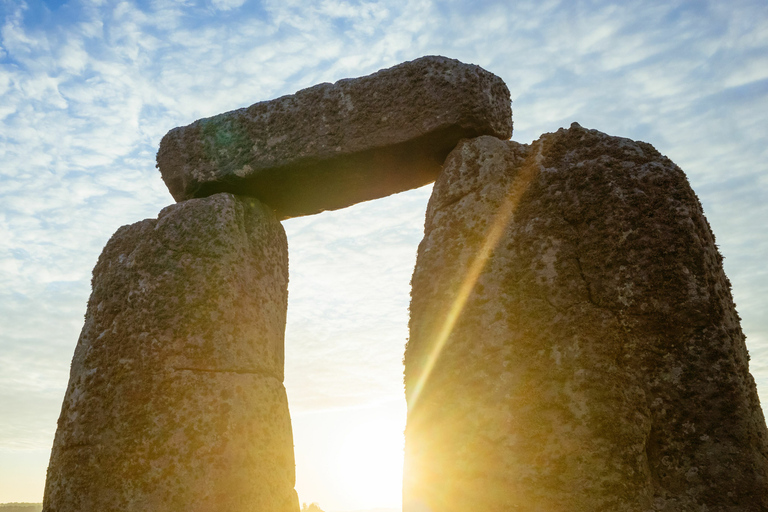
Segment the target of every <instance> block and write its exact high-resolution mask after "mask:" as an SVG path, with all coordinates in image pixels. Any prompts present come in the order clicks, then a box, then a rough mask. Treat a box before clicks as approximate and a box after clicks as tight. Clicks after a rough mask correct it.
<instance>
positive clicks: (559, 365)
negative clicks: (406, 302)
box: [404, 124, 768, 512]
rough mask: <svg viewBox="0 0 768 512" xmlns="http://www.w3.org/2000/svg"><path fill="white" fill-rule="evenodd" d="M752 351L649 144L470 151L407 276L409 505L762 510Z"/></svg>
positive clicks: (477, 143)
mask: <svg viewBox="0 0 768 512" xmlns="http://www.w3.org/2000/svg"><path fill="white" fill-rule="evenodd" d="M494 226H500V229H499V230H498V231H494ZM496 234H498V235H499V236H498V237H497V236H496ZM494 238H498V243H489V244H488V247H489V248H490V251H489V258H488V259H487V261H484V264H482V265H476V264H475V263H473V262H474V261H475V258H476V257H477V255H478V254H480V255H482V254H483V252H484V251H483V247H484V244H485V243H486V241H487V240H489V239H490V240H491V242H494V241H495V240H494ZM473 269H479V271H478V272H477V279H476V281H474V280H472V279H470V280H469V284H468V285H467V286H465V287H464V288H465V289H466V290H468V294H466V295H465V294H463V292H462V289H463V288H462V282H463V281H464V280H465V278H466V277H467V276H468V275H469V276H470V277H471V276H472V275H473ZM463 297H466V302H465V303H464V302H463V301H462V298H463ZM461 306H463V307H461ZM457 311H458V314H456V312H457ZM454 320H455V323H454V322H453V321H454ZM446 326H447V327H446ZM444 329H445V330H446V332H449V335H448V336H447V337H445V339H444V341H445V343H444V344H443V343H442V341H443V340H442V338H441V334H440V333H441V331H442V330H444ZM441 344H442V345H444V346H443V348H442V350H441V351H440V354H439V356H438V357H437V358H436V359H435V362H434V365H432V364H431V362H430V354H431V353H433V352H434V351H435V348H436V347H438V348H439V346H440V345H441ZM748 359H749V358H748V355H747V350H746V347H745V343H744V335H743V334H742V331H741V328H740V326H739V317H738V315H737V313H736V311H735V308H734V304H733V301H732V298H731V293H730V284H729V282H728V280H727V278H726V276H725V275H724V273H723V269H722V258H721V256H720V254H719V253H718V250H717V248H716V246H715V243H714V237H713V235H712V233H711V230H710V227H709V225H708V223H707V221H706V219H705V218H704V215H703V212H702V208H701V205H700V204H699V201H698V199H697V197H696V195H695V194H694V192H693V191H692V190H691V188H690V186H689V184H688V182H687V180H686V178H685V176H684V174H683V172H682V171H681V170H680V169H679V168H678V167H677V166H675V165H674V164H673V163H672V162H671V161H669V160H668V159H667V158H665V157H663V156H662V155H660V154H659V153H658V152H657V151H656V150H655V149H654V148H653V147H652V146H650V145H649V144H645V143H642V142H633V141H630V140H627V139H622V138H617V137H609V136H607V135H605V134H602V133H599V132H597V131H595V130H586V129H584V128H582V127H580V126H578V125H575V124H574V125H572V126H571V128H570V129H568V130H564V129H562V130H560V131H558V132H556V133H554V134H547V135H544V136H542V137H541V138H540V139H539V140H538V141H536V142H534V143H533V144H532V145H531V146H527V145H520V144H517V143H515V142H510V141H501V140H498V139H494V138H491V137H480V138H477V139H474V140H471V141H465V142H462V143H461V144H460V145H459V146H458V147H457V148H456V149H455V150H454V151H453V152H452V153H451V155H450V156H449V157H448V159H447V161H446V164H445V167H444V170H443V172H442V174H441V175H440V177H439V178H438V180H437V182H436V184H435V188H434V192H433V195H432V198H431V199H430V204H429V207H428V211H427V218H426V226H425V236H424V240H423V241H422V243H421V245H420V246H419V253H418V260H417V264H416V269H415V272H414V275H413V290H412V303H411V322H410V340H409V342H408V346H407V349H406V357H405V378H406V394H407V397H408V402H409V417H408V425H407V428H406V475H405V485H404V512H416V511H423V510H452V511H477V510H483V511H510V510H520V511H523V510H524V511H534V510H547V511H555V510H557V511H598V510H600V511H662V510H664V511H694V510H695V511H703V510H707V511H709V512H714V511H731V512H736V511H740V512H745V511H765V510H768V478H767V477H768V464H767V462H768V445H767V444H766V439H767V437H766V426H765V420H764V418H763V413H762V411H761V408H760V404H759V401H758V397H757V392H756V389H755V384H754V381H753V379H752V377H751V375H750V374H749V371H748Z"/></svg>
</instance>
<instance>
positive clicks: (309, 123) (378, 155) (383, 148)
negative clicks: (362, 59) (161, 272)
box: [157, 56, 512, 219]
mask: <svg viewBox="0 0 768 512" xmlns="http://www.w3.org/2000/svg"><path fill="white" fill-rule="evenodd" d="M478 135H494V136H497V137H501V138H503V139H508V138H510V137H511V136H512V108H511V101H510V98H509V89H507V86H506V85H505V84H504V82H503V81H502V80H501V78H499V77H497V76H496V75H494V74H493V73H489V72H488V71H485V70H484V69H482V68H481V67H479V66H475V65H471V64H464V63H461V62H459V61H457V60H454V59H448V58H445V57H437V56H429V57H422V58H420V59H416V60H414V61H410V62H405V63H403V64H399V65H397V66H394V67H392V68H389V69H384V70H381V71H379V72H377V73H374V74H372V75H369V76H364V77H360V78H354V79H345V80H340V81H338V82H336V83H335V84H328V83H324V84H320V85H316V86H314V87H310V88H309V89H304V90H302V91H299V92H297V93H296V94H293V95H290V96H283V97H281V98H277V99H274V100H271V101H263V102H260V103H256V104H255V105H251V106H250V107H248V108H242V109H239V110H234V111H232V112H227V113H224V114H220V115H218V116H215V117H210V118H207V119H200V120H198V121H195V122H194V123H192V124H190V125H189V126H183V127H180V128H174V129H173V130H171V131H170V132H168V134H167V135H166V136H165V137H163V140H162V141H161V142H160V150H159V151H158V153H157V166H158V168H159V169H160V172H161V173H162V176H163V180H165V183H166V185H167V186H168V189H169V190H170V192H171V194H172V195H173V197H174V198H175V199H176V200H177V201H182V200H184V199H189V198H192V197H204V196H207V195H210V194H212V193H215V192H232V193H234V194H242V195H248V196H252V197H256V198H258V199H259V200H260V201H262V202H264V203H266V204H268V205H269V206H271V207H273V208H274V209H275V210H276V211H277V216H278V219H284V218H288V217H297V216H301V215H309V214H313V213H319V212H322V211H324V210H335V209H338V208H344V207H346V206H351V205H353V204H355V203H359V202H361V201H367V200H369V199H376V198H379V197H384V196H388V195H390V194H394V193H396V192H402V191H404V190H410V189H413V188H417V187H420V186H422V185H426V184H427V183H431V182H432V181H434V180H435V177H437V174H438V173H439V172H440V167H441V165H442V164H443V161H444V160H445V157H446V156H447V155H448V153H449V152H450V151H451V150H452V149H453V148H454V147H455V146H456V143H457V142H458V141H459V140H460V139H461V138H462V137H476V136H478Z"/></svg>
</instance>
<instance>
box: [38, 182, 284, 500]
mask: <svg viewBox="0 0 768 512" xmlns="http://www.w3.org/2000/svg"><path fill="white" fill-rule="evenodd" d="M287 267H288V261H287V243H286V238H285V233H284V231H283V229H282V226H281V225H280V224H279V223H278V222H277V221H276V220H275V218H274V215H273V213H272V212H271V210H270V209H269V208H267V207H265V206H264V205H262V204H260V203H259V202H257V201H256V200H253V199H248V198H239V197H236V196H233V195H230V194H217V195H214V196H211V197H209V198H206V199H195V200H191V201H187V202H184V203H180V204H177V205H173V206H169V207H167V208H165V209H164V210H162V211H161V212H160V215H159V217H158V218H157V220H155V219H147V220H144V221H141V222H138V223H136V224H133V225H130V226H123V227H121V228H120V229H119V230H118V231H117V232H116V233H115V235H114V236H113V237H112V239H111V240H110V241H109V243H108V244H107V246H106V247H105V248H104V251H103V253H102V254H101V257H100V258H99V261H98V263H97V264H96V267H95V269H94V271H93V283H92V284H93V292H92V294H91V298H90V300H89V302H88V310H87V313H86V317H85V326H84V327H83V331H82V333H81V335H80V339H79V341H78V344H77V348H76V349H75V355H74V358H73V361H72V370H71V374H70V380H69V386H68V388H67V392H66V396H65V398H64V404H63V406H62V411H61V417H60V418H59V424H58V430H57V432H56V439H55V441H54V446H53V452H52V454H51V461H50V465H49V468H48V479H47V482H46V488H45V498H44V504H43V509H44V510H45V511H48V512H85V511H103V512H107V511H121V512H133V511H135V512H139V511H142V512H144V511H152V512H166V511H167V512H171V511H173V512H178V511H187V512H191V511H194V512H213V511H216V512H230V511H231V512H242V511H245V510H248V511H254V512H297V511H298V499H297V496H296V494H295V492H294V490H293V488H294V457H293V441H292V433H291V423H290V417H289V414H288V404H287V400H286V396H285V389H284V388H283V340H284V329H285V315H286V306H287V284H288V268H287Z"/></svg>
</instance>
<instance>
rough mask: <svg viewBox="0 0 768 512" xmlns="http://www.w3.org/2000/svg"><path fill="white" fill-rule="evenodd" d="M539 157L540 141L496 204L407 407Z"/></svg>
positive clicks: (424, 380) (420, 387)
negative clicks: (503, 196) (481, 242)
mask: <svg viewBox="0 0 768 512" xmlns="http://www.w3.org/2000/svg"><path fill="white" fill-rule="evenodd" d="M541 158H542V157H541V145H539V153H538V154H537V155H536V158H535V160H534V161H535V164H532V165H530V164H529V165H525V166H524V167H522V168H521V169H520V171H519V172H518V174H517V176H515V178H514V180H513V181H512V185H511V186H510V188H509V192H508V193H507V197H506V198H505V199H504V202H503V203H502V205H501V207H500V208H499V211H498V213H497V214H496V218H495V219H494V220H493V223H492V224H491V227H490V229H489V230H488V233H487V234H486V236H485V241H484V242H483V245H482V247H480V250H479V251H478V252H477V254H476V255H475V257H474V259H473V260H472V263H471V264H470V266H469V268H468V269H467V273H466V275H465V276H464V280H463V281H462V282H461V286H460V287H459V291H458V293H457V294H456V298H455V299H454V300H453V303H451V306H450V308H449V309H448V312H447V314H446V315H445V321H444V322H443V324H442V327H441V328H440V332H438V333H437V335H436V336H435V338H434V341H433V342H432V349H431V350H430V351H429V354H428V356H427V360H426V363H425V365H424V370H423V371H422V373H421V375H419V378H418V380H417V381H416V385H415V386H414V388H413V392H412V393H411V396H410V398H409V400H408V410H409V411H411V410H413V407H414V406H415V405H416V403H417V402H418V400H419V395H420V394H421V392H422V391H423V390H424V385H425V384H426V383H427V381H428V380H429V376H430V374H431V373H432V370H433V369H434V367H435V364H436V363H437V360H438V359H439V357H440V353H441V352H442V351H443V348H444V347H445V344H446V342H447V341H448V337H449V336H450V335H451V332H452V331H453V327H454V325H455V324H456V321H457V320H458V319H459V316H460V315H461V311H462V310H463V309H464V305H465V304H466V302H467V299H468V298H469V294H470V293H471V292H472V289H473V288H474V287H475V283H476V282H477V278H478V277H480V273H481V272H482V271H483V268H484V267H485V264H486V263H487V261H488V258H489V257H490V255H491V253H492V252H493V250H494V249H495V248H496V246H497V245H498V243H499V241H500V240H501V237H502V235H503V234H504V231H505V230H506V229H507V226H508V225H509V222H510V221H511V220H512V216H513V215H514V213H515V210H517V205H518V204H519V203H520V199H521V198H522V197H523V194H524V193H525V191H526V190H528V186H529V185H530V183H531V180H532V179H533V176H534V175H535V174H536V172H537V171H538V168H539V166H538V164H539V162H540V161H541Z"/></svg>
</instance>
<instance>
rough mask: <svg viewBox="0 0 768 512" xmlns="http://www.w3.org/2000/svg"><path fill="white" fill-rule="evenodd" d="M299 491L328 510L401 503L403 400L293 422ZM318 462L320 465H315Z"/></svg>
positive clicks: (336, 511) (338, 511)
mask: <svg viewBox="0 0 768 512" xmlns="http://www.w3.org/2000/svg"><path fill="white" fill-rule="evenodd" d="M293 424H294V443H295V445H296V454H297V458H296V491H297V492H298V494H299V501H300V502H301V503H307V504H309V503H311V502H317V503H318V504H319V505H320V507H321V508H322V509H323V510H325V511H327V512H341V511H348V510H363V509H366V508H370V507H371V505H370V504H371V503H374V504H376V507H379V508H389V509H395V510H399V509H400V507H401V503H402V480H403V446H404V437H403V431H404V429H405V401H404V400H403V401H400V402H389V403H381V404H376V405H373V406H366V407H362V408H352V409H339V410H336V411H324V412H318V413H309V414H304V415H299V416H296V417H294V418H293ZM316 461H319V463H318V462H316Z"/></svg>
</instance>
